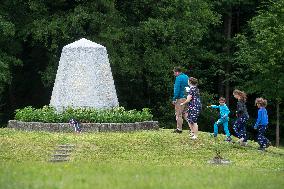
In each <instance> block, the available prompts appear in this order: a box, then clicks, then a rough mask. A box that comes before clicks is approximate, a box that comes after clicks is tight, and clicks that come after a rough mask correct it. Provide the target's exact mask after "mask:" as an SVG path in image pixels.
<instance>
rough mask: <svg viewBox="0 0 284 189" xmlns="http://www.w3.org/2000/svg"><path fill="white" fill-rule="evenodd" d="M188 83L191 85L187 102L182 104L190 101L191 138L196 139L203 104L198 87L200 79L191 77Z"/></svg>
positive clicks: (188, 118)
mask: <svg viewBox="0 0 284 189" xmlns="http://www.w3.org/2000/svg"><path fill="white" fill-rule="evenodd" d="M188 84H189V86H190V89H189V92H188V95H187V99H186V101H185V102H183V103H181V105H184V104H186V103H188V110H187V111H188V116H187V121H188V123H189V124H190V129H191V138H192V139H196V138H197V134H198V125H197V119H198V116H199V114H200V112H201V108H202V105H201V101H200V93H199V89H198V88H197V84H198V80H197V79H196V78H194V77H190V79H189V80H188Z"/></svg>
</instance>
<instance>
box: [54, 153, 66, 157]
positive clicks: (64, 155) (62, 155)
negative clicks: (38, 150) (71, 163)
mask: <svg viewBox="0 0 284 189" xmlns="http://www.w3.org/2000/svg"><path fill="white" fill-rule="evenodd" d="M53 156H56V157H58V156H59V157H68V156H69V154H53Z"/></svg>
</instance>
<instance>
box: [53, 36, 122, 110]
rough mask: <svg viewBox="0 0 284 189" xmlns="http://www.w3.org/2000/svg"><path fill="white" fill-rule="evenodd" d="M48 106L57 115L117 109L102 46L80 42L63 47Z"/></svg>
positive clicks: (85, 40)
mask: <svg viewBox="0 0 284 189" xmlns="http://www.w3.org/2000/svg"><path fill="white" fill-rule="evenodd" d="M50 105H51V106H53V107H55V108H56V109H57V110H58V111H62V110H63V109H64V108H66V107H73V108H79V107H83V108H84V107H92V108H97V109H107V108H112V107H115V106H118V105H119V104H118V99H117V95H116V90H115V86H114V81H113V77H112V72H111V67H110V64H109V59H108V54H107V50H106V48H105V47H104V46H102V45H100V44H97V43H94V42H92V41H89V40H87V39H84V38H82V39H80V40H78V41H75V42H73V43H71V44H69V45H66V46H64V47H63V50H62V53H61V57H60V61H59V66H58V70H57V74H56V79H55V83H54V87H53V91H52V96H51V100H50Z"/></svg>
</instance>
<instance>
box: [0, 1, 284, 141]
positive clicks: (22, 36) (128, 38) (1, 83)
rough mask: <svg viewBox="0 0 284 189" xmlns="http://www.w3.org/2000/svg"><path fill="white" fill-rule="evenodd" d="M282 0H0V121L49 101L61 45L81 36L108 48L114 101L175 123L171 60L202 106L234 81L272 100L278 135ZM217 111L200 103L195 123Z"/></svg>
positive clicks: (208, 124)
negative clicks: (190, 80)
mask: <svg viewBox="0 0 284 189" xmlns="http://www.w3.org/2000/svg"><path fill="white" fill-rule="evenodd" d="M283 15H284V1H282V0H218V1H217V0H216V1H214V0H57V1H53V0H1V2H0V36H1V37H0V122H1V124H2V127H5V126H6V124H7V121H8V120H9V119H13V117H14V113H15V110H16V109H18V108H23V107H26V106H33V107H36V108H39V107H42V106H44V105H47V104H49V101H50V97H51V92H52V88H53V83H54V80H55V76H56V71H57V67H58V62H59V59H60V54H61V50H62V48H63V46H65V45H67V44H69V43H72V42H74V41H76V40H79V39H81V38H83V37H84V38H86V39H89V40H91V41H94V42H96V43H99V44H101V45H103V46H105V47H106V48H107V51H108V55H109V59H110V64H111V68H112V72H113V77H114V81H115V85H116V90H117V94H118V99H119V103H120V106H123V107H125V108H126V109H138V110H141V109H142V108H144V107H148V108H150V109H151V111H152V113H153V115H154V119H155V120H158V121H159V123H160V126H161V127H163V128H174V127H175V116H174V109H173V107H172V105H171V97H172V95H173V83H174V79H175V78H174V76H173V73H172V70H173V68H174V67H175V66H182V67H183V68H185V73H186V74H188V75H189V76H193V77H196V78H198V79H199V81H200V84H199V88H200V91H201V93H202V101H203V105H204V107H205V106H206V105H209V104H212V103H216V102H217V101H216V100H217V99H218V98H219V97H220V96H225V97H226V99H227V105H228V106H229V108H230V109H231V112H232V113H231V115H230V117H231V118H232V119H231V123H230V124H231V125H232V123H233V121H234V119H235V115H234V112H235V110H236V99H234V98H233V96H232V91H233V90H234V89H236V88H237V89H240V90H244V91H246V92H247V93H248V101H247V105H248V110H249V114H250V117H251V118H250V120H249V123H248V132H249V136H250V138H254V135H255V131H254V130H253V129H252V126H253V124H254V122H255V119H256V116H257V108H256V107H255V106H254V100H255V98H256V97H264V98H267V99H268V107H267V109H268V113H269V118H270V124H269V130H268V132H269V138H270V139H272V140H273V141H274V142H275V144H276V145H277V146H278V145H279V143H281V142H282V143H283V140H280V138H281V137H282V138H283V136H284V135H283V133H284V132H280V129H281V128H283V121H284V120H283V117H284V116H283V115H284V111H283V103H282V102H283V98H284V69H283V64H284V61H283V57H284V16H283ZM217 117H218V113H217V112H215V111H212V110H208V109H206V108H203V112H202V115H201V118H200V123H199V125H200V130H203V131H209V132H212V131H213V122H214V120H216V119H217Z"/></svg>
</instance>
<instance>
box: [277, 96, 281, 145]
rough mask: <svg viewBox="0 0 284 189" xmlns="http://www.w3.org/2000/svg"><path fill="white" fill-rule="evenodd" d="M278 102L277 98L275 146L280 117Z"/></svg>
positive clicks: (278, 138) (278, 139)
mask: <svg viewBox="0 0 284 189" xmlns="http://www.w3.org/2000/svg"><path fill="white" fill-rule="evenodd" d="M279 104H280V102H279V101H278V100H277V102H276V147H279V141H280V137H279V119H280V113H279V111H280V110H279Z"/></svg>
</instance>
